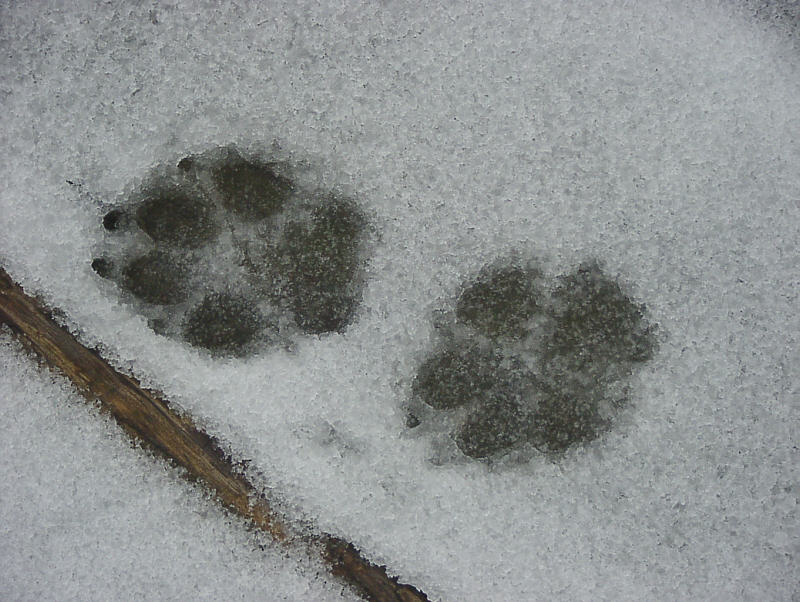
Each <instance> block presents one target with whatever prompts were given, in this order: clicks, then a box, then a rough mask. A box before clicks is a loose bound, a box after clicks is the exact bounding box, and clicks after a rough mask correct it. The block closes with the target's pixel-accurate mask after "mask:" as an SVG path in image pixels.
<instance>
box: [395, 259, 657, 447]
mask: <svg viewBox="0 0 800 602" xmlns="http://www.w3.org/2000/svg"><path fill="white" fill-rule="evenodd" d="M439 330H440V331H441V333H442V335H441V338H440V341H439V343H438V345H437V346H436V348H435V349H434V350H433V352H432V353H430V354H429V355H428V356H427V357H426V358H425V359H424V360H423V361H422V363H421V364H420V365H419V367H418V370H417V373H416V376H415V379H414V381H413V385H412V399H411V402H410V404H409V414H408V419H407V426H409V427H410V428H417V427H418V426H420V425H421V424H425V423H433V424H434V426H433V427H429V428H431V429H432V430H436V428H437V426H436V425H437V424H438V428H439V430H441V429H444V430H445V431H448V432H449V437H448V439H449V441H451V442H452V443H454V444H455V446H456V448H457V449H458V450H460V452H461V453H462V454H464V455H465V456H468V457H470V458H476V459H484V458H496V457H499V456H500V455H503V454H505V453H507V452H509V451H512V450H524V449H525V448H529V449H534V450H539V451H542V452H560V451H563V450H565V449H567V448H568V447H570V446H573V445H576V444H579V443H583V442H587V441H590V440H592V439H594V438H596V437H597V436H598V435H599V433H600V432H602V431H603V430H604V429H606V428H608V426H609V425H610V421H611V418H612V417H613V415H614V414H615V412H616V411H617V410H618V409H619V407H620V406H621V405H622V403H623V402H624V386H620V384H621V383H622V382H623V381H624V379H625V378H626V377H627V376H629V375H630V374H631V372H632V370H633V367H634V365H635V364H638V363H641V362H644V361H646V360H648V359H649V358H650V357H652V355H653V353H654V350H655V345H656V341H655V336H654V329H653V328H652V327H651V326H649V325H648V324H647V323H646V321H645V318H644V306H642V305H639V304H636V303H634V302H633V301H632V300H631V299H630V298H629V297H628V296H626V295H625V294H624V293H623V291H622V289H621V288H620V286H619V284H618V283H617V282H615V281H614V280H612V279H611V278H609V277H608V276H606V275H605V274H604V273H603V271H602V269H601V268H600V266H599V265H598V264H597V263H596V262H590V263H586V264H583V265H581V266H580V267H579V268H578V269H577V270H576V271H575V272H573V273H571V274H567V275H564V276H561V277H559V278H556V279H555V280H549V281H548V279H546V278H545V277H544V276H543V274H542V272H541V271H540V270H538V269H537V268H535V267H526V266H520V265H515V264H506V265H496V266H489V267H486V268H484V269H483V270H482V271H481V272H480V273H479V274H478V275H477V277H476V278H475V279H474V280H473V281H471V282H467V283H465V284H464V286H463V288H462V290H461V292H460V294H459V296H458V298H457V301H456V304H455V310H454V311H453V312H450V314H448V315H447V317H446V318H445V319H444V320H443V323H442V324H440V329H439Z"/></svg>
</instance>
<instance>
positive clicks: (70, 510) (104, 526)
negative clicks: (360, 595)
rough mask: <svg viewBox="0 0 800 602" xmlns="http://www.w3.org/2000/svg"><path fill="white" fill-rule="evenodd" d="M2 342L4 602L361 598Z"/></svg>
mask: <svg viewBox="0 0 800 602" xmlns="http://www.w3.org/2000/svg"><path fill="white" fill-rule="evenodd" d="M0 337H2V338H1V339H0V395H2V399H3V406H2V412H0V430H2V433H3V438H2V443H0V454H2V457H3V463H2V483H3V486H2V488H1V489H0V499H1V500H2V503H1V504H0V524H2V537H0V557H1V558H2V559H3V578H2V580H0V597H2V599H3V600H186V599H189V598H191V599H197V600H263V599H269V600H290V601H294V600H342V599H351V600H352V599H357V598H356V597H355V596H353V595H352V594H350V593H346V594H345V593H344V592H342V587H341V585H340V584H338V583H337V582H336V581H335V580H333V579H326V578H325V577H324V575H325V569H324V568H323V567H322V566H321V565H322V563H321V562H320V561H319V560H318V559H317V560H312V559H309V558H306V557H304V556H303V554H302V552H301V551H299V550H291V549H289V550H281V549H279V548H278V547H277V546H276V545H275V543H274V542H272V541H271V540H270V539H269V537H267V536H264V535H258V534H256V533H253V532H252V530H249V529H248V528H247V526H246V525H245V524H244V521H242V520H240V519H237V518H236V517H232V516H231V515H229V514H227V513H226V512H225V511H223V510H222V509H220V507H219V506H218V505H217V504H215V503H214V501H213V500H212V499H210V498H209V495H208V494H207V493H204V492H203V491H202V490H201V489H200V488H199V487H196V486H193V485H191V484H189V483H187V482H186V481H184V480H183V479H182V478H181V477H180V472H179V471H178V470H177V469H175V468H171V467H169V466H168V465H167V463H166V462H164V461H163V460H160V459H155V458H153V457H152V456H150V455H148V454H147V453H145V452H144V451H143V450H142V449H141V448H132V447H131V445H130V440H129V439H128V437H127V435H126V434H125V433H124V432H123V431H122V429H121V428H120V427H119V426H117V425H116V424H115V423H114V422H113V420H111V419H110V418H109V417H108V416H104V415H101V414H100V412H99V411H98V409H97V408H95V407H92V406H89V405H87V403H86V401H85V400H84V399H83V398H82V397H80V396H79V395H78V394H77V392H76V391H75V390H74V388H72V386H71V385H70V384H69V383H68V382H67V381H66V379H64V378H63V377H61V376H54V375H52V374H50V373H49V372H47V371H46V370H45V371H43V370H42V369H41V367H39V366H37V365H36V363H35V362H34V361H33V360H32V358H31V357H29V356H28V355H26V353H25V352H24V350H23V349H22V348H21V346H20V345H19V344H18V343H16V342H15V341H13V339H12V338H11V334H10V332H9V330H8V329H7V328H3V329H2V332H0ZM320 575H322V577H320Z"/></svg>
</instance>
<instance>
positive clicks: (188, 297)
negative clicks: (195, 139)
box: [92, 147, 368, 356]
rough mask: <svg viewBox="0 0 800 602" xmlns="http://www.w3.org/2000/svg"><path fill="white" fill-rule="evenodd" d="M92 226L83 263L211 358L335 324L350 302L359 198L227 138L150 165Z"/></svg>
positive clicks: (358, 274)
mask: <svg viewBox="0 0 800 602" xmlns="http://www.w3.org/2000/svg"><path fill="white" fill-rule="evenodd" d="M102 224H103V228H104V229H105V232H106V235H105V240H104V242H103V248H102V250H101V252H100V253H98V256H97V257H96V258H95V259H94V260H93V261H92V268H93V269H94V271H95V272H96V273H97V274H98V275H99V276H101V277H102V278H105V279H107V280H109V281H111V282H113V283H114V284H115V285H116V287H117V290H118V291H119V293H120V294H121V295H122V296H123V298H124V299H125V300H127V301H129V302H131V303H132V304H134V306H135V307H136V308H137V310H138V311H139V312H140V313H141V314H142V315H144V316H145V317H146V318H147V320H148V324H149V325H150V327H151V328H152V329H153V330H154V331H156V332H158V333H159V334H163V335H165V336H170V337H173V338H176V339H179V340H182V341H184V342H186V343H188V344H189V345H191V346H193V347H198V348H202V349H205V350H207V351H209V352H211V353H212V354H214V355H227V356H243V355H247V354H249V353H252V352H255V351H258V350H261V349H264V348H268V347H270V346H275V345H280V344H290V343H291V342H292V341H294V340H296V338H297V337H298V336H302V335H312V334H313V335H319V334H324V333H331V332H343V331H344V330H345V329H346V328H347V327H348V325H349V324H350V323H351V322H352V321H353V319H354V317H355V314H356V311H357V309H358V305H359V303H360V301H361V293H362V288H363V271H364V270H363V268H364V264H365V249H364V246H365V235H366V231H367V226H368V222H367V219H366V217H365V215H364V213H363V211H362V210H361V209H360V207H359V205H358V204H357V203H355V202H354V201H353V200H351V199H348V198H344V197H342V196H340V195H337V194H334V193H329V192H325V191H320V190H315V189H311V188H306V187H303V186H301V185H299V184H297V183H296V182H295V181H294V179H293V177H292V170H291V169H290V167H289V165H287V164H286V163H283V162H278V161H268V160H265V159H262V158H259V157H254V156H249V155H247V154H245V153H243V152H241V151H239V150H238V149H236V148H235V147H225V148H220V149H214V150H212V151H209V152H206V153H202V154H199V155H190V156H187V157H185V158H183V159H181V160H180V161H179V162H177V164H176V165H174V166H170V165H167V166H162V167H160V168H158V169H156V170H155V171H154V172H153V173H151V174H150V176H149V177H148V178H147V180H146V181H145V182H144V184H143V185H142V186H141V187H140V188H139V189H138V190H137V191H136V192H134V193H133V194H131V195H129V197H128V198H127V199H126V201H125V202H123V203H121V204H119V205H118V206H115V207H113V208H111V209H110V210H108V211H107V212H106V213H105V215H104V217H103V220H102Z"/></svg>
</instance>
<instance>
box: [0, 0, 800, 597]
mask: <svg viewBox="0 0 800 602" xmlns="http://www.w3.org/2000/svg"><path fill="white" fill-rule="evenodd" d="M772 4H775V3H772ZM789 4H790V3H788V4H787V5H789ZM743 6H744V5H743ZM0 10H2V13H0V23H2V28H1V29H0V45H1V46H2V49H3V55H2V59H0V82H2V83H1V84H0V95H2V106H3V116H2V117H0V119H2V121H0V123H1V124H2V126H1V127H0V136H2V139H1V140H2V148H3V149H4V153H3V155H2V158H0V162H1V163H0V165H2V173H3V176H4V177H3V180H2V184H0V220H2V221H1V222H0V260H1V261H2V263H3V265H5V266H6V269H7V270H8V271H9V272H10V273H11V274H12V276H13V277H14V278H16V279H17V280H18V281H20V282H21V283H22V284H23V285H24V286H26V287H27V289H28V290H29V291H30V292H35V293H38V294H40V295H41V296H42V297H43V298H44V299H45V300H47V301H48V302H49V303H51V304H52V305H54V306H56V307H59V308H61V309H62V310H63V311H64V312H65V315H66V318H65V320H66V321H67V323H68V325H69V326H70V327H71V328H72V329H73V330H74V331H75V332H77V333H78V334H79V336H80V337H81V338H82V340H83V341H84V342H85V343H86V344H88V345H98V346H100V347H101V349H102V351H103V353H104V355H105V356H106V357H108V358H110V359H111V361H112V362H114V363H115V364H116V365H117V366H118V367H120V368H121V369H123V370H125V371H128V372H130V373H132V374H135V375H136V376H137V377H138V378H140V379H141V380H142V381H143V382H145V383H146V384H149V385H152V386H153V387H155V388H157V389H159V390H161V391H164V393H165V394H166V395H167V396H168V397H169V398H170V399H171V400H174V401H175V402H177V403H179V404H181V405H182V407H184V408H185V409H186V410H188V411H189V412H191V414H192V415H193V416H195V417H196V418H197V419H198V421H199V422H200V423H201V424H202V425H203V426H204V428H206V429H207V430H208V431H209V432H211V433H212V434H214V435H216V436H217V437H219V438H220V439H222V440H223V441H224V442H225V444H226V445H227V446H228V447H229V449H230V450H231V451H232V453H233V454H234V455H235V456H236V457H238V458H246V459H250V460H252V466H253V475H252V476H253V478H254V479H257V480H259V482H260V483H262V484H263V485H264V486H265V487H266V486H269V487H270V490H271V492H273V495H275V492H279V497H280V500H281V502H282V503H283V504H284V506H285V507H286V508H287V509H288V510H289V511H290V512H292V513H293V514H294V515H296V516H298V517H300V518H302V519H307V520H310V521H312V522H313V523H314V524H315V525H316V526H317V528H321V529H326V530H329V531H331V532H334V533H336V534H337V535H341V536H343V537H345V538H347V539H349V540H351V541H353V542H354V543H355V544H356V545H357V546H358V547H360V548H361V549H363V550H364V552H365V553H366V554H367V555H368V556H369V557H370V558H372V559H373V560H375V561H377V562H379V563H386V564H388V565H389V567H390V570H392V571H394V572H395V573H397V574H398V575H399V576H400V578H401V579H402V580H405V581H409V582H411V583H414V584H415V585H417V586H419V587H421V588H422V589H423V590H424V591H426V592H427V593H428V594H429V595H431V596H432V597H433V598H434V599H439V598H441V599H447V600H487V599H489V600H515V599H539V598H543V599H563V600H576V599H587V600H588V599H593V600H597V599H614V600H619V599H631V600H633V599H698V600H700V599H703V600H706V599H719V600H724V599H731V598H736V599H752V600H763V599H787V600H788V599H792V597H793V596H794V597H795V599H796V597H797V596H800V589H798V587H799V586H798V581H797V578H796V575H797V572H798V554H800V536H798V534H799V533H800V529H799V528H798V527H800V521H799V520H798V492H799V491H800V480H799V479H798V476H799V473H800V458H798V450H797V435H796V433H797V432H798V427H799V426H800V416H799V415H798V401H799V400H798V377H797V370H798V367H800V360H799V359H798V353H797V348H798V341H797V335H798V331H800V323H799V322H800V320H799V319H798V312H797V306H798V288H799V286H800V282H799V281H800V278H799V277H798V259H800V258H799V257H798V253H797V249H796V241H797V240H800V139H799V138H798V132H800V61H798V58H799V57H798V54H797V44H796V41H795V40H794V39H792V38H789V37H788V34H787V29H786V28H777V27H773V24H772V22H771V21H770V20H769V19H757V18H754V17H752V15H751V14H749V13H748V12H747V10H745V9H744V8H742V9H741V10H739V9H737V8H736V6H735V5H733V4H730V3H719V4H717V3H713V2H688V1H686V2H666V3H665V2H655V1H642V2H624V1H622V0H619V1H611V0H608V1H604V0H601V1H597V0H576V1H575V2H569V3H563V2H560V1H559V2H556V1H554V0H553V1H550V0H543V1H541V2H536V3H531V2H520V3H503V4H495V3H487V4H485V5H484V4H480V3H477V2H471V3H460V2H447V3H442V4H432V3H419V4H415V3H401V2H397V3H366V2H365V3H341V2H339V3H337V2H317V3H313V2H309V3H302V4H300V3H296V2H287V3H279V2H274V3H270V4H269V6H262V5H261V4H260V3H253V4H229V5H226V6H225V7H219V6H217V3H216V2H207V3H204V4H201V3H186V4H181V3H166V2H165V3H139V4H137V5H136V6H131V5H129V4H128V3H111V2H107V3H103V4H97V3H93V2H84V3H80V2H76V3H72V4H71V5H70V7H69V8H68V9H64V8H62V7H61V3H57V2H52V3H50V4H46V3H35V4H34V3H30V4H29V3H22V4H19V5H15V6H10V7H9V6H6V7H5V8H3V9H0ZM229 143H238V144H240V145H242V146H243V147H246V148H253V149H258V148H263V149H267V150H269V149H274V152H276V153H279V154H280V156H281V157H284V158H288V159H289V160H292V161H295V162H297V163H302V164H304V165H307V166H308V169H309V174H310V175H309V176H308V177H311V178H316V179H317V181H318V182H319V184H320V185H322V186H324V187H326V188H328V189H336V190H341V191H342V192H344V193H345V194H347V195H350V196H352V197H354V198H357V199H358V200H359V201H360V202H361V203H362V204H363V205H364V206H365V207H366V209H367V210H368V211H369V212H371V214H373V215H375V216H377V217H376V221H377V229H378V230H379V232H380V240H379V242H378V243H377V244H376V246H375V249H374V251H373V256H372V260H371V263H370V266H369V281H368V283H367V288H366V292H365V299H364V303H363V305H362V307H361V310H360V314H359V316H358V319H357V321H356V322H355V323H354V324H353V325H352V326H351V327H350V328H349V329H348V331H347V332H346V333H345V334H344V335H338V334H337V335H327V336H322V337H318V338H315V337H310V338H306V339H304V340H303V341H302V342H301V343H300V344H299V345H298V347H297V349H296V350H295V351H293V352H291V353H288V352H284V351H275V352H266V353H262V354H260V355H257V356H254V357H250V358H247V359H241V360H227V361H220V360H213V359H211V358H210V357H208V356H206V355H204V354H202V353H200V352H199V351H197V350H193V349H190V348H187V347H186V346H184V345H182V344H180V343H179V342H176V341H173V340H169V339H166V338H163V337H159V336H157V335H155V334H154V333H153V332H152V331H150V330H149V329H148V327H147V325H146V322H145V320H144V319H143V318H142V317H140V316H139V315H138V314H137V313H136V312H135V311H134V310H133V309H132V308H130V307H129V306H126V305H124V304H122V303H121V302H120V301H119V298H118V296H117V294H116V291H115V289H114V286H113V285H112V284H110V283H108V282H104V281H101V280H100V279H99V278H97V276H96V275H95V274H94V273H93V272H92V270H91V269H90V262H91V259H92V257H93V251H94V250H95V248H96V247H97V245H98V244H99V242H100V240H101V239H102V233H101V227H100V220H101V216H102V215H103V213H104V210H105V208H107V207H108V206H110V205H111V204H112V203H113V202H115V201H116V200H117V199H118V198H120V195H122V194H124V193H125V192H126V191H130V190H132V189H133V188H134V187H135V186H136V183H137V181H141V180H142V179H144V178H145V176H146V174H147V172H148V170H149V169H150V168H152V167H153V166H155V165H156V164H159V163H162V162H165V161H177V160H178V159H180V158H181V157H183V156H185V155H186V154H188V153H192V152H203V151H205V150H207V149H209V148H211V147H214V146H218V145H225V144H229ZM513 252H516V253H519V254H522V255H524V256H537V257H539V258H541V261H542V263H543V264H544V265H545V267H546V270H547V271H548V272H550V273H561V272H563V271H565V270H567V269H570V268H571V267H574V266H575V265H576V264H577V263H578V262H579V261H581V260H583V259H586V258H592V257H595V258H598V259H600V260H602V261H603V262H605V265H606V269H607V270H608V271H609V272H610V273H612V274H618V275H619V276H620V278H621V279H622V281H623V282H625V283H626V284H627V286H628V288H629V290H631V292H632V293H633V294H634V296H635V297H636V299H637V300H639V301H642V302H644V303H646V304H647V306H648V308H649V311H650V317H651V319H652V320H653V321H655V322H657V323H658V324H659V326H660V330H661V332H662V333H663V335H664V336H663V341H662V343H661V347H660V351H659V354H658V355H657V357H656V358H655V359H654V360H653V361H651V362H650V363H648V364H647V365H646V366H645V367H644V368H643V369H642V370H640V371H639V372H638V374H637V376H636V378H635V380H634V381H633V383H632V387H631V398H632V406H631V408H629V409H628V410H627V411H626V412H625V415H624V416H623V417H622V419H620V420H618V421H617V424H616V426H615V428H614V429H613V430H612V431H611V432H610V433H608V434H607V435H605V436H604V437H603V438H601V439H600V440H598V441H596V442H594V443H592V444H591V445H588V446H586V447H584V448H581V449H577V450H574V451H573V452H571V453H569V454H568V455H567V456H566V457H564V458H563V459H561V460H559V461H555V462H554V461H551V460H547V459H544V458H534V460H533V461H531V462H530V463H528V464H525V465H521V466H508V465H501V466H495V467H489V466H487V465H485V464H482V463H474V462H470V463H450V464H445V465H442V466H436V465H434V464H433V463H431V462H430V461H429V459H430V457H431V453H432V451H431V442H430V441H429V440H427V439H425V438H424V437H419V436H413V433H412V432H409V431H407V429H405V427H404V416H403V406H404V403H405V402H406V400H407V399H408V395H409V391H410V388H411V381H412V379H413V375H414V371H415V369H416V367H417V366H418V365H419V362H420V360H421V358H422V357H423V356H424V354H425V353H426V351H427V350H428V349H429V348H430V346H431V344H432V342H433V340H434V334H435V333H434V332H433V330H434V329H433V315H434V313H435V312H436V311H437V310H439V309H442V308H445V309H446V308H448V307H452V303H453V300H454V295H455V294H456V293H457V290H458V287H459V286H460V283H461V282H462V281H463V279H464V278H466V277H468V276H470V275H472V274H474V273H476V272H477V271H478V270H479V269H480V268H481V267H482V266H483V265H484V264H486V263H490V262H491V261H493V260H495V259H496V258H497V257H502V256H507V255H508V254H510V253H513ZM17 365H18V364H17ZM19 369H20V370H23V369H22V368H21V367H20V368H19ZM23 372H24V370H23ZM25 374H27V373H25ZM6 378H16V377H6ZM26 378H29V379H30V380H31V382H32V383H33V382H36V381H35V378H34V377H33V376H30V377H27V376H26ZM32 386H35V385H33V384H32ZM66 428H67V427H66V426H65V425H63V424H62V421H61V420H56V419H53V420H51V421H50V423H49V425H48V422H47V421H46V420H43V421H42V423H41V425H40V426H39V429H38V431H39V432H40V435H39V436H36V437H33V436H31V437H30V439H31V441H32V442H34V444H35V446H36V449H37V450H41V452H40V453H47V451H46V450H47V449H52V448H51V447H49V446H51V445H52V443H48V441H51V440H52V439H53V438H55V439H59V438H61V437H62V436H63V435H62V433H63V432H66V430H65V429H66ZM82 428H89V427H87V426H85V425H84V426H83V427H82ZM97 428H99V427H97ZM5 430H7V429H5V428H4V431H5ZM76 445H78V443H77V442H76ZM83 445H84V444H83V443H81V444H80V446H81V447H80V449H81V450H82V449H83V447H82V446H83ZM98 445H99V443H98ZM64 453H65V454H66V453H69V448H66V449H65V452H64ZM81 453H85V452H81ZM122 472H123V471H120V477H119V478H120V479H122V478H123V477H122ZM36 474H41V480H43V481H47V483H45V482H43V483H41V484H37V483H36V482H33V481H31V482H29V486H30V487H33V488H34V489H35V488H36V487H50V486H51V485H52V483H51V481H52V480H53V478H54V476H53V473H52V472H50V470H49V469H46V467H41V468H40V470H37V471H36ZM31 478H34V477H31ZM37 478H38V477H37ZM164 486H165V485H164ZM68 488H69V486H67V485H64V487H63V488H58V489H59V490H62V491H65V493H64V495H67V493H66V491H68V490H69V489H68ZM4 505H5V502H4ZM4 512H5V513H7V514H8V513H16V512H19V513H20V516H23V513H24V512H26V510H25V509H24V508H20V507H17V506H15V507H14V508H12V509H10V510H9V509H8V508H4ZM55 528H56V529H58V528H59V527H58V523H56V527H55ZM198 528H199V527H198ZM207 528H208V529H211V527H207ZM187 529H188V527H187ZM156 530H158V531H159V532H160V527H159V528H156ZM204 536H206V537H207V536H208V534H207V533H206V534H205V535H204ZM52 537H53V538H54V539H57V538H58V537H60V536H59V535H57V534H56V533H54V534H53V535H52ZM186 537H188V535H186ZM231 537H233V536H231ZM241 550H242V551H241V554H243V555H245V554H249V553H250V552H249V551H247V550H248V548H247V546H243V547H242V548H241ZM147 553H148V554H149V552H147ZM220 570H222V569H220ZM99 573H102V571H99V572H98V577H99ZM26 578H27V579H28V583H29V584H30V585H31V587H33V585H34V584H35V583H36V579H37V578H38V577H37V576H35V575H28V576H27V577H26ZM50 578H51V579H54V580H55V577H52V574H51V577H50ZM62 578H63V579H67V580H69V578H68V577H65V576H64V575H61V574H60V573H59V579H62ZM219 578H220V580H223V579H225V576H224V575H222V574H220V576H219ZM74 579H75V580H74V581H72V583H75V582H79V583H80V582H81V580H80V579H79V578H74ZM249 586H250V585H248V584H245V585H243V588H244V589H243V590H242V591H243V595H244V596H245V597H246V593H244V592H245V590H246V588H247V587H249ZM17 587H19V584H18V585H17ZM312 597H313V596H312Z"/></svg>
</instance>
